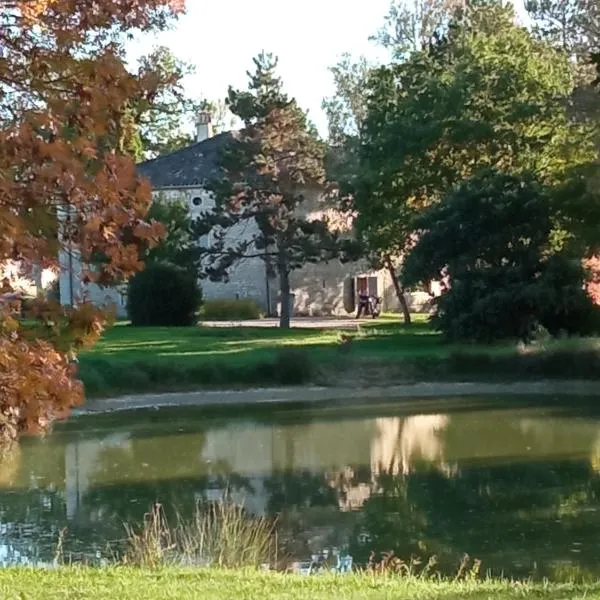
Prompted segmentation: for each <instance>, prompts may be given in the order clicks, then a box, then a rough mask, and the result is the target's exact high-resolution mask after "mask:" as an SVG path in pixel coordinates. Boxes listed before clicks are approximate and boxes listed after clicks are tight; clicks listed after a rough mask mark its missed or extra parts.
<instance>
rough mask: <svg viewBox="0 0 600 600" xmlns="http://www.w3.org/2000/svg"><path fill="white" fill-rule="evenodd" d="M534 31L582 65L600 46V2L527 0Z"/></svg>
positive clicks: (526, 3) (586, 0) (526, 6)
mask: <svg viewBox="0 0 600 600" xmlns="http://www.w3.org/2000/svg"><path fill="white" fill-rule="evenodd" d="M525 8H526V9H527V12H528V13H529V16H530V17H531V19H532V21H533V31H534V32H535V33H536V34H537V35H539V36H540V37H542V38H543V39H545V40H548V41H549V42H551V43H552V44H554V45H555V46H557V47H559V48H561V49H562V50H564V51H565V52H566V53H567V54H569V55H570V56H573V57H574V58H576V59H577V60H578V62H580V63H587V62H588V59H589V54H590V52H591V51H592V50H594V49H595V48H597V47H598V45H599V44H600V5H599V4H598V2H597V0H527V1H526V2H525Z"/></svg>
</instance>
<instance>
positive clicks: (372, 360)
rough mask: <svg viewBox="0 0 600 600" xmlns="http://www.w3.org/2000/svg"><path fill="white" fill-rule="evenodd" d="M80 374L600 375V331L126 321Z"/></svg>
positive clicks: (101, 377) (249, 382)
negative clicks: (447, 336) (505, 337)
mask: <svg viewBox="0 0 600 600" xmlns="http://www.w3.org/2000/svg"><path fill="white" fill-rule="evenodd" d="M80 377H81V379H82V380H83V382H84V383H85V385H86V390H87V394H88V396H90V397H103V396H104V397H106V396H114V395H120V394H127V393H144V392H162V391H186V390H192V389H198V388H202V387H209V388H211V387H212V388H224V387H226V388H234V387H245V386H258V385H299V384H305V383H311V382H312V383H318V384H323V385H346V386H357V385H365V386H368V385H385V384H396V383H411V382H415V381H453V380H454V381H455V380H471V381H481V380H488V381H516V380H531V379H542V378H544V379H547V378H550V379H552V378H561V379H599V378H600V340H598V339H595V338H582V339H569V340H550V341H546V342H544V343H537V344H534V345H531V346H528V347H523V346H521V345H518V344H514V343H513V344H510V343H505V344H499V345H492V346H482V345H468V344H462V345H458V344H444V343H443V341H442V339H441V337H440V336H439V335H438V334H437V333H436V332H435V331H433V330H432V329H431V328H430V326H429V325H428V324H427V323H425V322H423V321H422V320H421V321H417V322H416V323H415V324H414V325H413V326H412V327H410V328H408V327H405V326H403V325H402V324H401V323H399V322H398V321H396V320H393V319H382V320H379V321H373V322H369V323H368V324H363V325H361V326H360V329H359V330H358V331H356V332H343V331H337V330H331V329H329V330H318V329H291V330H288V331H282V330H279V329H274V328H273V329H270V328H265V327H254V328H240V327H229V328H209V327H187V328H133V327H128V326H124V325H119V326H116V327H114V328H113V329H111V330H110V331H108V332H107V333H106V335H105V336H104V337H103V339H102V340H101V341H100V342H99V344H98V345H97V346H96V347H95V348H93V349H92V350H91V351H89V352H86V353H83V354H82V355H81V357H80Z"/></svg>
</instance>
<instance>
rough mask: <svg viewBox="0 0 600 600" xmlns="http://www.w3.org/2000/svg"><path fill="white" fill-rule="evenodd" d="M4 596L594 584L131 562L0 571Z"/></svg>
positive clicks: (460, 592)
mask: <svg viewBox="0 0 600 600" xmlns="http://www.w3.org/2000/svg"><path fill="white" fill-rule="evenodd" d="M0 598H2V599H3V600H59V599H60V600H63V599H64V600H88V599H89V600H92V599H93V600H115V599H124V600H125V599H127V600H146V599H147V600H192V599H194V600H196V599H197V600H206V599H215V600H230V599H240V600H242V599H254V598H256V599H257V600H274V599H285V600H359V599H360V600H376V599H377V600H383V599H389V600H392V599H393V600H434V599H436V600H458V599H459V598H465V599H469V600H509V599H510V600H512V599H517V598H523V599H524V598H539V599H542V598H544V599H548V600H559V599H560V600H563V599H564V600H566V599H570V600H577V599H583V598H585V599H587V600H593V599H596V598H600V584H590V585H574V584H561V585H553V584H538V585H534V584H531V585H530V584H527V583H525V584H523V583H511V582H502V581H488V582H479V583H477V582H463V583H453V582H436V581H423V580H418V579H415V578H398V577H383V576H379V577H371V576H369V575H350V576H338V577H334V576H313V577H295V576H290V575H275V574H261V573H256V572H249V571H246V572H240V571H214V570H200V569H199V570H192V569H159V570H152V571H150V570H137V569H130V568H123V567H119V568H112V567H111V568H107V569H83V568H82V569H80V568H61V569H56V570H50V571H46V570H33V569H8V570H3V571H1V572H0Z"/></svg>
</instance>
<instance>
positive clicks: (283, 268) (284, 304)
mask: <svg viewBox="0 0 600 600" xmlns="http://www.w3.org/2000/svg"><path fill="white" fill-rule="evenodd" d="M279 290H280V296H281V314H280V316H279V327H280V328H281V329H289V328H290V317H291V315H290V273H289V271H288V266H287V264H286V263H285V261H282V262H280V263H279Z"/></svg>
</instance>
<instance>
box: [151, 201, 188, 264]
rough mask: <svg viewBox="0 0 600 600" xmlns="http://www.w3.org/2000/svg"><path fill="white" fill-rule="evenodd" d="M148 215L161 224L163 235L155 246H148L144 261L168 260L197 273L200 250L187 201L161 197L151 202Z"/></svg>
mask: <svg viewBox="0 0 600 600" xmlns="http://www.w3.org/2000/svg"><path fill="white" fill-rule="evenodd" d="M148 218H149V219H152V220H153V221H156V222H157V223H161V224H162V226H163V228H164V236H163V238H162V239H161V241H160V242H159V243H158V244H157V245H156V246H154V247H152V248H148V250H147V251H146V253H145V256H144V262H145V263H146V264H149V263H156V262H168V263H171V264H173V265H176V266H178V267H181V268H183V269H186V270H187V271H189V272H190V273H197V270H198V264H197V263H198V260H199V250H198V247H197V245H196V243H195V238H194V232H193V224H192V219H191V217H190V211H189V208H188V206H187V204H186V202H185V201H184V200H175V201H167V200H165V199H163V198H161V197H159V198H157V199H155V200H154V201H153V202H152V204H151V206H150V210H149V211H148Z"/></svg>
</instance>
